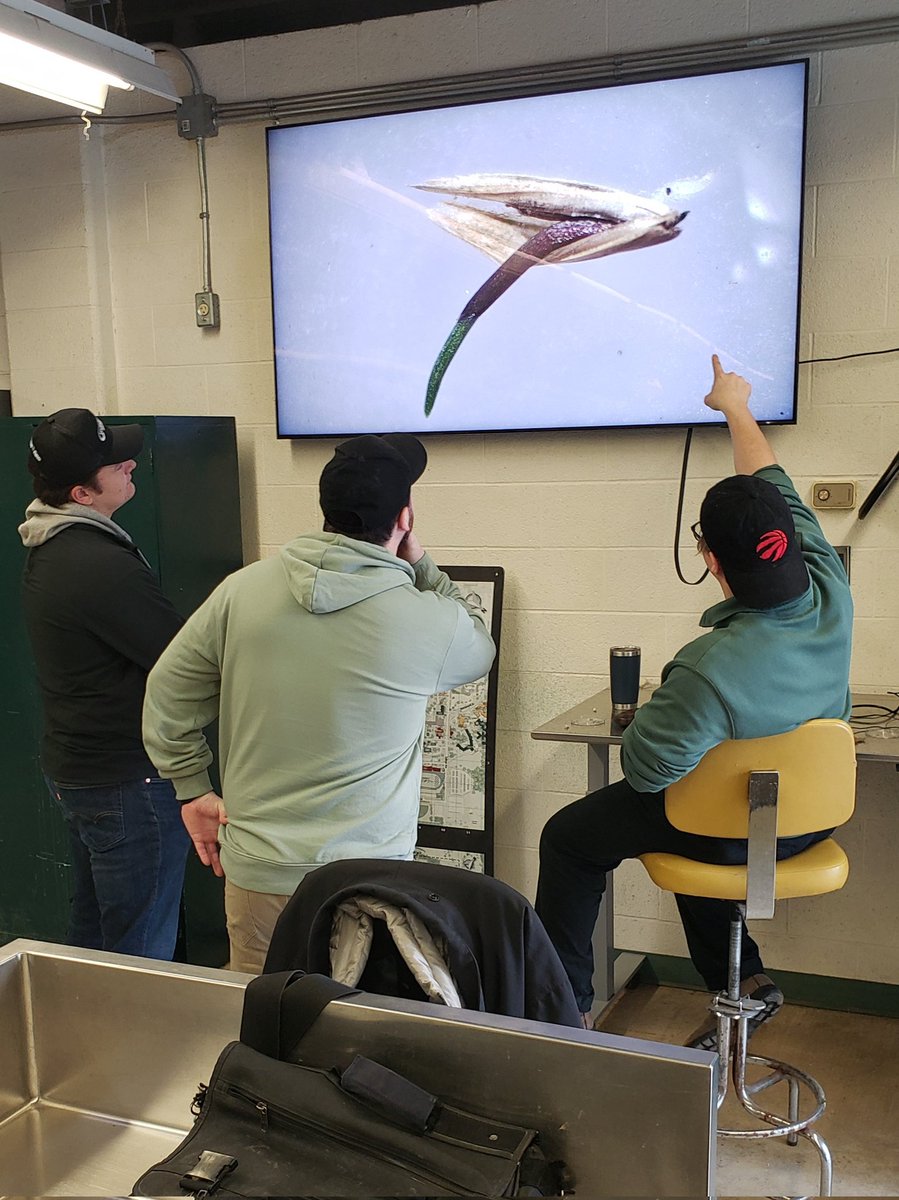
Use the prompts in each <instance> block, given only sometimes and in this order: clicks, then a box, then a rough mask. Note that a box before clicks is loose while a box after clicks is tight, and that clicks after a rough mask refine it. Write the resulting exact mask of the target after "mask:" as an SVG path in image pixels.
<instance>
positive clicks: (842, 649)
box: [536, 357, 852, 1050]
mask: <svg viewBox="0 0 899 1200" xmlns="http://www.w3.org/2000/svg"><path fill="white" fill-rule="evenodd" d="M712 365H713V368H714V383H713V385H712V390H711V392H710V393H709V394H708V396H706V398H705V402H706V404H707V405H708V407H709V408H712V409H714V410H716V411H718V412H721V413H723V414H724V416H725V417H726V419H727V425H728V429H729V431H730V435H731V442H732V447H733V455H734V468H735V470H736V472H737V474H736V475H733V476H731V477H730V478H728V479H723V480H721V481H720V483H716V484H715V485H714V486H713V487H712V488H710V489H709V491H708V493H707V495H706V497H705V499H704V500H703V503H702V508H701V510H700V522H699V525H700V526H701V528H698V527H695V526H694V533H695V535H696V537H697V541H698V544H699V549H700V551H701V552H702V555H703V558H704V559H705V563H706V566H707V567H708V569H709V571H710V573H711V574H712V576H713V577H714V578H715V579H716V580H717V582H718V584H719V585H720V587H721V591H722V593H723V595H724V599H723V600H722V601H721V602H719V603H718V604H716V605H714V606H713V607H712V608H710V609H708V610H707V611H706V612H705V613H703V615H702V618H701V619H700V625H701V626H702V627H703V629H704V630H706V632H704V633H703V634H702V636H701V637H698V638H697V639H696V640H695V641H693V642H690V643H689V644H688V645H687V646H684V648H683V649H682V650H680V651H679V652H678V653H677V654H676V655H675V657H674V659H673V660H672V661H671V662H670V663H668V665H667V666H666V667H665V669H664V671H663V672H662V683H661V686H660V687H659V688H658V689H657V690H656V691H655V692H653V694H652V696H651V698H650V699H649V700H648V701H647V702H646V703H645V704H644V705H641V707H640V708H638V709H637V711H636V715H635V717H634V719H633V722H632V723H631V724H630V725H629V726H628V727H627V729H625V731H624V734H623V738H622V746H621V769H622V771H623V773H624V779H623V780H622V781H621V782H620V783H614V784H612V785H611V786H609V787H606V788H602V789H601V790H600V791H598V792H592V793H591V794H590V795H588V796H585V797H584V798H583V799H582V800H577V801H575V803H574V804H570V805H568V807H567V808H564V809H562V810H561V811H559V812H558V813H556V814H555V816H554V817H551V818H550V820H549V821H548V822H547V824H546V827H545V828H544V830H543V835H542V838H541V842H540V878H539V882H538V886H537V903H536V908H537V912H538V914H539V915H540V917H541V919H542V920H543V923H544V925H545V926H546V929H547V932H548V933H549V935H550V938H551V940H552V942H553V944H554V945H555V947H556V950H557V951H558V952H559V956H560V958H561V959H562V962H563V963H564V965H565V968H566V970H567V972H568V976H569V979H570V980H571V983H572V986H573V988H574V992H575V996H576V997H577V999H578V1003H579V1006H580V1009H581V1012H582V1013H583V1014H584V1016H585V1024H587V1023H588V1021H589V1018H588V1014H589V1011H590V1008H591V1006H592V1003H593V988H592V983H591V978H592V975H593V952H592V946H591V937H592V933H593V927H594V925H595V924H596V918H597V914H598V912H599V905H600V902H601V900H602V895H603V891H604V889H605V883H606V874H607V872H608V871H611V870H614V868H615V867H617V866H618V865H619V864H620V863H621V861H622V860H623V859H625V858H636V857H638V856H639V855H640V854H645V853H650V852H655V851H662V852H666V851H667V852H669V853H672V854H681V855H683V856H685V857H687V858H695V859H698V860H699V861H701V862H711V863H740V862H745V861H746V842H745V841H736V840H734V841H730V840H726V839H723V838H709V837H698V836H696V835H693V834H687V833H681V832H680V831H679V830H677V829H675V828H674V827H673V826H672V825H671V824H669V822H668V820H667V818H666V817H665V788H666V787H667V786H668V784H669V783H673V782H674V781H675V780H677V779H680V778H682V777H683V776H684V775H686V774H688V773H689V772H690V771H692V769H693V768H694V767H695V766H696V764H697V763H698V762H699V760H700V759H701V758H702V756H703V755H704V754H705V753H706V751H707V750H711V748H712V747H713V746H716V745H717V744H718V743H719V742H723V741H726V740H728V739H731V738H756V737H767V736H769V735H773V734H778V733H786V732H788V731H789V730H790V729H795V728H796V727H797V726H798V725H801V724H803V723H804V722H805V721H810V720H813V719H815V718H817V717H839V718H842V719H843V720H848V718H849V713H850V709H851V695H850V692H849V657H850V651H851V646H852V598H851V596H850V593H849V584H848V580H847V578H846V572H845V571H844V570H843V566H842V563H841V562H840V560H839V558H838V556H837V553H836V551H835V550H834V548H833V547H832V546H831V545H830V544H829V543H828V541H827V539H826V538H825V537H824V534H823V533H822V531H821V527H820V525H819V524H818V521H817V520H816V518H815V515H814V513H812V512H811V511H810V510H809V509H808V508H806V506H805V505H804V504H803V503H802V501H801V500H800V499H799V496H798V495H797V493H796V489H795V488H794V487H793V484H792V482H791V481H790V479H789V477H788V475H787V474H786V472H785V471H784V470H783V469H782V468H781V467H779V466H778V465H777V462H776V459H775V457H774V453H773V451H772V450H771V447H770V445H769V444H768V440H767V438H766V437H765V435H764V434H763V433H762V431H761V429H759V427H758V425H757V424H756V421H755V418H754V417H753V415H752V413H751V412H750V410H749V406H748V400H749V393H750V386H749V384H748V383H747V382H746V380H745V379H742V378H741V377H740V376H739V375H735V374H731V373H728V372H725V371H723V370H722V368H721V364H720V363H719V361H718V359H717V357H714V358H713V360H712ZM830 832H831V831H830V830H823V831H819V832H816V833H810V834H805V835H803V836H801V837H795V838H780V839H779V840H778V858H789V857H790V856H791V855H794V854H798V853H800V852H801V851H802V850H805V849H806V848H807V847H808V846H810V845H811V844H812V843H814V842H817V841H820V840H822V839H823V838H825V837H827V836H828V834H829V833H830ZM676 899H677V905H678V910H679V912H680V916H681V921H682V923H683V926H684V933H685V934H686V938H687V946H688V948H689V951H690V955H691V957H692V959H693V962H694V964H695V966H696V968H697V970H698V971H699V973H700V974H701V975H702V977H703V978H704V980H705V982H706V985H707V987H708V988H709V990H710V991H713V992H717V991H720V990H722V989H723V988H724V987H725V986H726V984H727V952H728V936H729V926H730V913H731V905H730V904H729V903H728V902H727V901H723V900H708V899H704V898H701V897H694V896H678V897H676ZM742 965H743V970H744V972H745V974H744V977H743V979H742V981H741V985H742V986H741V989H740V990H741V995H749V996H752V997H753V999H756V1000H759V1001H761V1002H762V1003H763V1004H764V1008H762V1009H760V1010H759V1012H758V1014H757V1015H756V1016H755V1017H753V1018H752V1019H751V1020H750V1021H749V1022H748V1032H749V1033H750V1034H751V1033H753V1032H754V1031H755V1029H757V1028H758V1026H759V1025H760V1024H761V1023H762V1022H763V1021H765V1020H767V1019H769V1018H770V1017H772V1016H773V1015H774V1014H775V1013H776V1012H777V1010H778V1009H779V1008H780V1006H781V1004H782V1003H783V995H782V994H781V992H780V989H779V988H778V987H777V986H776V985H775V984H774V982H773V981H772V980H771V979H770V978H769V977H768V976H767V975H766V974H765V973H764V967H763V965H762V959H761V956H760V954H759V948H758V946H757V945H756V944H755V942H754V941H753V940H752V938H751V937H749V935H748V933H747V932H746V928H745V925H744V927H743V946H742ZM689 1044H690V1045H694V1046H698V1047H701V1048H703V1049H706V1050H712V1049H715V1047H716V1044H717V1028H716V1025H715V1023H714V1021H712V1022H711V1023H706V1024H704V1025H703V1026H702V1028H700V1029H699V1030H697V1032H696V1034H695V1035H694V1036H693V1037H692V1038H691V1039H690V1042H689Z"/></svg>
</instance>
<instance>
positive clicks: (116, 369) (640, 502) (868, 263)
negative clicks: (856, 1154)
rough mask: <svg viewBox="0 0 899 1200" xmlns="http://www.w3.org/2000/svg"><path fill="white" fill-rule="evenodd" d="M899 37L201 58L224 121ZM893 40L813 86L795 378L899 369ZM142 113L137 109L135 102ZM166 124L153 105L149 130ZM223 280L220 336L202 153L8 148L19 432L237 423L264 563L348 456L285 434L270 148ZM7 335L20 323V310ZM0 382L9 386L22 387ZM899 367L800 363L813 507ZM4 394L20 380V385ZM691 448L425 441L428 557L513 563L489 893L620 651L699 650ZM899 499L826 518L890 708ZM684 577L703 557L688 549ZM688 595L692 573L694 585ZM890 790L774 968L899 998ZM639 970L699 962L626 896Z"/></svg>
mask: <svg viewBox="0 0 899 1200" xmlns="http://www.w3.org/2000/svg"><path fill="white" fill-rule="evenodd" d="M887 16H892V17H895V16H899V4H897V3H896V2H895V0H893V3H886V2H885V0H869V2H867V3H854V4H847V3H838V2H837V0H818V2H817V3H811V0H794V2H793V3H790V4H786V5H785V4H782V3H775V2H774V0H770V2H769V0H718V2H715V3H712V2H711V0H701V2H700V0H693V2H692V3H685V4H683V5H678V6H676V7H675V6H669V5H661V4H659V3H658V2H657V0H627V2H625V0H570V2H568V3H566V4H564V5H560V4H558V3H552V2H551V0H494V2H493V3H491V4H488V5H485V6H484V7H483V8H477V7H471V8H467V9H458V10H453V11H448V12H442V13H434V14H426V15H419V16H414V17H402V18H395V19H391V20H386V21H380V22H373V23H369V24H364V25H358V26H347V27H341V28H337V29H330V30H319V31H314V32H311V33H308V34H296V35H289V36H284V37H278V38H264V39H257V40H254V41H251V42H246V43H235V44H229V45H224V46H212V47H205V48H202V49H198V50H197V51H195V52H192V57H194V59H195V61H196V63H197V66H198V68H199V70H200V73H201V75H202V77H203V82H204V86H205V88H206V90H207V91H209V92H211V93H212V94H214V95H216V96H217V97H218V98H219V99H220V100H223V101H224V100H235V99H241V98H260V97H265V96H279V95H281V96H284V95H292V94H299V93H316V92H320V91H325V90H339V89H342V88H350V87H353V86H359V85H364V84H372V83H381V82H393V81H400V80H404V79H419V78H426V77H439V76H448V75H453V74H457V73H466V72H471V71H484V70H490V69H494V68H497V69H498V68H510V67H515V66H526V65H532V64H535V63H540V62H547V63H548V62H553V61H560V60H566V59H572V58H585V57H590V56H601V55H604V54H607V53H612V52H617V51H622V52H625V51H631V50H639V49H652V48H656V47H660V46H666V45H667V46H670V45H677V44H685V43H692V42H699V41H707V42H712V43H713V42H715V41H717V40H720V39H727V38H737V37H744V36H746V35H752V36H757V35H759V34H762V33H765V32H775V31H777V30H783V29H790V28H801V27H804V26H813V25H822V24H830V23H836V22H838V21H853V20H854V21H860V20H867V19H874V18H876V17H887ZM897 66H899V44H894V43H880V44H875V45H870V46H864V47H858V48H854V49H842V50H837V51H830V52H826V53H824V54H821V55H816V56H815V58H814V59H813V62H812V95H811V110H810V124H809V153H808V180H807V182H808V190H807V220H806V258H805V277H804V285H803V300H804V318H803V330H802V345H801V350H802V356H803V357H806V358H807V357H813V356H814V357H823V356H837V355H841V354H848V353H852V352H860V351H870V350H876V349H879V348H882V347H885V346H893V345H899V292H897V282H896V272H895V270H894V269H893V267H894V262H895V257H896V250H897V243H899V231H897V218H896V215H895V214H896V213H897V212H899V205H897V204H896V200H897V199H899V196H897V191H899V176H897V174H896V166H895V161H896V150H897V127H896V108H897V99H899V82H897V80H899V71H897ZM128 103H130V104H133V103H134V100H133V99H132V100H130V101H129V102H128ZM147 105H149V106H150V107H153V106H154V105H155V102H152V103H151V102H149V101H148V102H144V107H147ZM208 156H209V177H210V196H211V205H210V210H211V213H212V220H211V225H212V234H213V282H214V286H215V289H216V290H217V291H218V292H219V293H220V295H221V301H222V328H221V330H220V331H201V330H198V329H197V328H196V326H195V323H194V316H193V295H194V292H196V291H197V290H199V287H200V279H201V264H200V256H199V247H200V229H199V221H198V220H197V216H196V214H197V212H198V208H199V204H198V191H197V175H196V158H195V153H194V148H193V146H192V145H190V144H189V143H187V142H184V141H183V140H180V139H178V138H177V136H176V134H175V130H174V128H173V126H171V125H158V126H157V125H132V126H119V127H106V128H105V129H102V130H98V129H97V127H96V126H95V127H94V130H93V131H92V133H91V141H90V142H88V143H85V141H84V139H83V137H82V136H81V134H80V132H78V131H76V130H59V131H53V132H29V133H16V134H3V135H0V271H2V278H3V287H4V295H5V306H6V312H7V321H8V325H9V357H10V375H11V378H12V381H13V388H14V403H15V406H16V407H15V411H16V413H17V414H20V415H21V414H25V413H36V412H49V411H52V410H53V409H54V408H57V407H60V406H62V405H63V404H86V405H92V406H93V405H96V406H97V407H99V408H101V409H104V410H105V411H118V412H122V413H144V412H152V413H228V414H233V415H234V416H235V418H236V420H237V424H238V437H239V441H240V456H241V491H242V501H243V508H244V523H245V529H244V533H245V545H246V546H247V548H248V553H249V555H250V557H253V556H255V555H257V554H258V555H265V554H271V553H274V552H275V551H276V549H277V547H278V546H279V545H280V544H281V543H282V542H284V541H286V540H287V539H289V538H290V537H291V536H293V535H294V534H295V533H296V532H298V531H299V530H302V529H303V528H307V527H310V526H316V525H317V524H318V522H319V519H320V518H319V514H318V510H317V504H316V498H317V491H316V482H317V478H318V473H319V471H320V469H321V466H322V464H323V463H324V461H325V460H326V458H327V457H328V456H329V454H330V449H331V448H330V445H326V444H322V443H317V442H312V443H289V442H284V441H282V442H278V441H277V440H276V438H275V430H274V391H273V373H272V353H271V323H270V288H269V278H268V257H267V256H268V245H267V229H266V221H267V217H266V190H265V189H266V176H265V135H264V131H263V129H262V127H261V126H259V125H244V126H235V125H231V126H225V127H224V128H223V129H222V131H221V133H220V135H219V137H218V138H216V139H213V140H211V141H210V142H209V143H208ZM0 311H2V306H0ZM2 366H3V364H2V360H0V379H2ZM896 382H897V360H896V359H895V358H894V357H891V356H886V357H872V358H862V359H854V360H850V361H846V362H837V363H829V364H821V365H817V366H815V367H805V368H803V370H802V374H801V391H800V411H799V424H798V426H797V427H796V428H785V429H778V430H774V431H772V434H771V438H772V442H773V443H774V446H775V449H776V450H777V452H778V454H779V456H780V457H781V459H782V461H783V463H784V464H785V466H786V467H787V468H788V469H789V470H790V471H791V472H792V473H793V475H794V478H795V479H796V482H797V485H798V487H799V490H800V492H801V493H803V494H804V495H805V496H808V495H809V494H810V488H811V484H812V482H813V481H814V480H815V479H818V478H828V477H830V478H835V477H838V478H849V479H855V480H857V481H858V483H859V487H860V491H861V493H862V494H864V493H865V492H866V491H867V489H868V488H869V487H870V485H871V483H872V482H873V481H874V479H875V478H876V477H877V475H879V473H880V471H881V470H882V469H883V467H884V466H885V464H886V462H887V461H888V459H889V458H890V457H891V456H892V454H893V453H894V452H895V448H896V442H897V433H899V394H897V388H896ZM0 386H2V382H0ZM681 447H682V438H681V435H680V434H678V433H677V432H664V431H645V432H639V433H638V432H627V431H621V432H608V433H589V432H588V433H580V434H577V435H573V434H542V435H541V434H536V435H511V434H510V435H502V434H496V435H490V436H477V435H464V436H458V437H433V438H431V439H429V442H428V449H429V454H430V460H431V462H430V467H429V470H428V473H427V475H426V477H425V480H424V481H423V482H422V484H421V485H420V486H419V487H418V488H417V489H416V513H417V528H418V529H419V530H420V532H421V536H422V538H423V540H424V541H425V543H426V545H428V547H429V549H430V550H431V551H432V553H433V554H434V555H435V556H436V557H437V559H438V561H443V562H445V563H455V564H468V563H473V564H478V563H491V564H492V563H497V564H501V565H503V566H504V567H505V569H506V572H507V575H506V580H507V582H506V611H505V614H504V628H503V647H502V658H501V680H502V683H501V696H500V705H499V718H498V726H499V728H498V759H497V823H496V838H497V869H498V873H499V874H500V876H501V877H502V878H504V879H506V880H507V881H509V882H510V883H512V884H513V885H515V886H517V887H519V888H520V889H521V890H522V891H524V892H525V893H526V894H529V895H533V891H534V885H535V881H536V871H537V849H536V847H537V843H538V838H539V833H540V829H541V828H542V825H543V823H544V821H545V819H546V817H547V816H548V815H549V814H550V813H551V812H553V811H555V809H556V808H558V807H559V806H560V805H562V804H564V803H567V802H568V801H570V800H572V799H574V798H576V797H577V796H579V795H581V794H582V793H583V790H584V787H585V784H586V770H585V761H584V755H583V752H582V751H581V750H579V749H578V748H575V747H564V746H554V745H551V744H547V743H536V742H534V741H532V740H531V738H530V737H529V731H530V730H531V729H532V728H533V727H534V726H536V725H538V724H540V723H542V722H543V721H545V720H547V719H548V718H550V717H551V716H553V715H555V714H556V713H557V712H559V711H561V710H563V709H564V708H566V707H569V706H570V705H572V704H574V703H576V702H578V701H580V700H582V699H583V698H585V697H586V696H588V695H590V694H591V693H593V692H594V691H597V690H599V689H601V688H602V687H604V686H605V685H606V684H607V648H608V646H609V645H610V644H613V643H615V642H621V641H633V642H638V643H639V644H640V645H641V646H642V647H643V667H644V674H645V676H646V677H647V678H655V679H657V678H658V676H659V672H660V671H661V668H662V666H663V665H664V663H665V662H666V661H667V660H668V658H669V657H670V656H671V654H672V653H673V652H674V651H675V650H676V649H677V648H678V647H679V646H680V645H682V644H683V643H684V642H685V641H687V640H689V639H691V638H692V637H694V636H695V635H696V632H697V627H696V618H697V616H698V613H699V612H700V611H701V609H702V608H704V607H706V606H708V605H709V604H711V603H713V602H714V601H715V599H716V595H717V593H716V590H715V588H714V585H712V584H710V583H708V582H707V583H706V584H704V585H703V586H701V587H699V588H696V589H692V588H691V589H688V588H685V587H684V586H683V585H681V584H679V583H678V582H677V581H676V579H675V576H674V573H673V569H672V566H671V546H670V543H671V537H672V531H673V524H674V504H675V500H676V487H677V478H678V474H679V469H680V457H681ZM730 469H731V463H730V457H729V452H728V444H727V439H726V436H725V435H724V434H722V432H721V431H719V430H700V431H698V433H697V435H696V437H695V439H694V453H693V458H692V462H691V478H690V483H689V486H688V492H687V502H686V512H687V513H688V514H689V516H688V518H687V519H688V521H689V520H693V519H694V516H693V514H694V513H695V512H696V511H697V509H698V506H699V502H700V500H701V497H702V495H703V493H704V491H705V489H706V488H707V487H708V486H709V484H710V483H712V482H713V481H714V480H715V479H716V478H718V477H720V476H721V475H723V474H727V473H729V471H730ZM896 512H897V509H896V500H895V498H892V502H884V503H883V504H882V505H881V506H880V507H879V508H878V509H877V510H875V512H874V513H873V514H872V516H871V517H870V518H869V519H868V520H867V521H866V522H864V523H858V522H857V521H856V519H855V514H853V513H849V514H845V515H830V516H828V517H827V519H826V520H825V521H824V525H825V529H826V531H827V533H828V535H829V536H830V537H831V539H832V540H833V541H835V542H849V543H850V544H851V545H852V571H853V589H854V593H855V600H856V607H857V621H856V630H855V653H854V659H853V685H854V686H855V687H856V688H857V689H859V690H861V689H870V690H877V691H880V690H886V689H888V688H892V687H899V651H897V646H899V615H897V608H896V601H895V595H896V593H897V584H899V540H897V537H896V532H897V526H899V518H897V516H896ZM683 548H684V551H685V558H686V562H687V564H688V568H689V566H691V565H692V564H693V562H694V561H695V560H694V559H693V558H692V557H691V548H692V540H691V539H690V538H689V535H687V537H686V538H685V539H684V547H683ZM697 573H698V572H697ZM897 801H899V788H897V776H896V774H895V772H893V771H892V769H887V768H871V767H866V768H863V770H862V774H861V779H860V800H859V811H858V814H857V816H856V818H854V819H853V821H852V823H851V824H850V825H849V826H848V827H847V829H846V830H845V832H844V834H843V841H844V843H845V844H846V846H847V849H848V851H849V853H850V856H851V858H852V862H853V874H852V878H851V880H850V884H849V885H848V887H847V888H846V889H845V890H844V891H843V892H841V893H839V894H837V895H835V896H832V897H825V898H823V899H820V900H815V901H809V902H793V903H791V904H789V905H782V906H781V908H780V910H779V912H778V916H777V918H776V920H775V921H774V922H772V923H768V924H766V925H765V926H764V927H763V928H762V929H760V930H759V937H760V940H761V941H762V943H763V946H764V948H765V950H766V953H767V961H768V962H769V964H770V965H771V966H772V967H775V968H776V967H782V968H785V969H792V970H807V971H813V972H820V973H831V974H839V975H846V976H850V977H852V976H856V977H860V978H868V979H879V980H887V981H891V982H897V983H899V939H897V938H896V935H895V929H896V928H897V921H899V898H897V893H896V889H895V887H894V886H893V875H894V871H893V863H892V856H891V855H890V853H889V846H890V845H891V844H893V843H894V840H895V836H896V833H897V830H899V803H897ZM619 876H620V878H619V881H618V904H617V913H618V917H617V936H618V942H619V945H621V946H623V947H628V948H635V949H643V950H655V951H658V952H662V953H672V954H683V953H685V947H684V942H683V938H682V934H681V931H680V926H679V923H678V921H677V917H676V913H675V910H674V906H673V904H672V902H671V901H670V898H668V897H662V896H660V894H659V893H658V892H657V891H656V890H655V888H654V887H653V886H652V885H650V884H648V883H647V882H646V881H645V880H644V879H643V877H642V874H641V868H639V866H636V865H626V866H625V867H623V868H622V870H621V871H620V872H619Z"/></svg>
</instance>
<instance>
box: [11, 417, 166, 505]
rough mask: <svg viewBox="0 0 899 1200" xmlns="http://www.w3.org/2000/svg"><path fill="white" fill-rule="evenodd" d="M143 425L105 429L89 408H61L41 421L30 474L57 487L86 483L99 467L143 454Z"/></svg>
mask: <svg viewBox="0 0 899 1200" xmlns="http://www.w3.org/2000/svg"><path fill="white" fill-rule="evenodd" d="M143 444H144V431H143V429H142V428H141V426H140V425H106V424H105V423H104V422H103V421H102V420H101V419H100V417H95V416H94V414H93V413H92V412H90V410H89V409H86V408H61V409H60V410H59V412H55V413H53V414H52V416H49V417H47V419H46V420H45V421H41V423H40V425H38V427H37V429H35V431H34V433H33V434H32V435H31V441H30V442H29V443H28V470H29V471H30V472H31V474H32V475H39V476H40V478H41V479H43V480H45V481H46V482H47V483H49V484H52V485H53V486H54V487H74V486H75V484H76V483H84V481H85V480H86V479H90V477H91V475H93V473H94V472H95V471H97V470H99V468H100V467H108V466H110V465H111V464H112V463H120V462H125V461H126V460H127V459H129V458H135V457H136V456H137V455H138V454H140V451H141V448H142V447H143Z"/></svg>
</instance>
